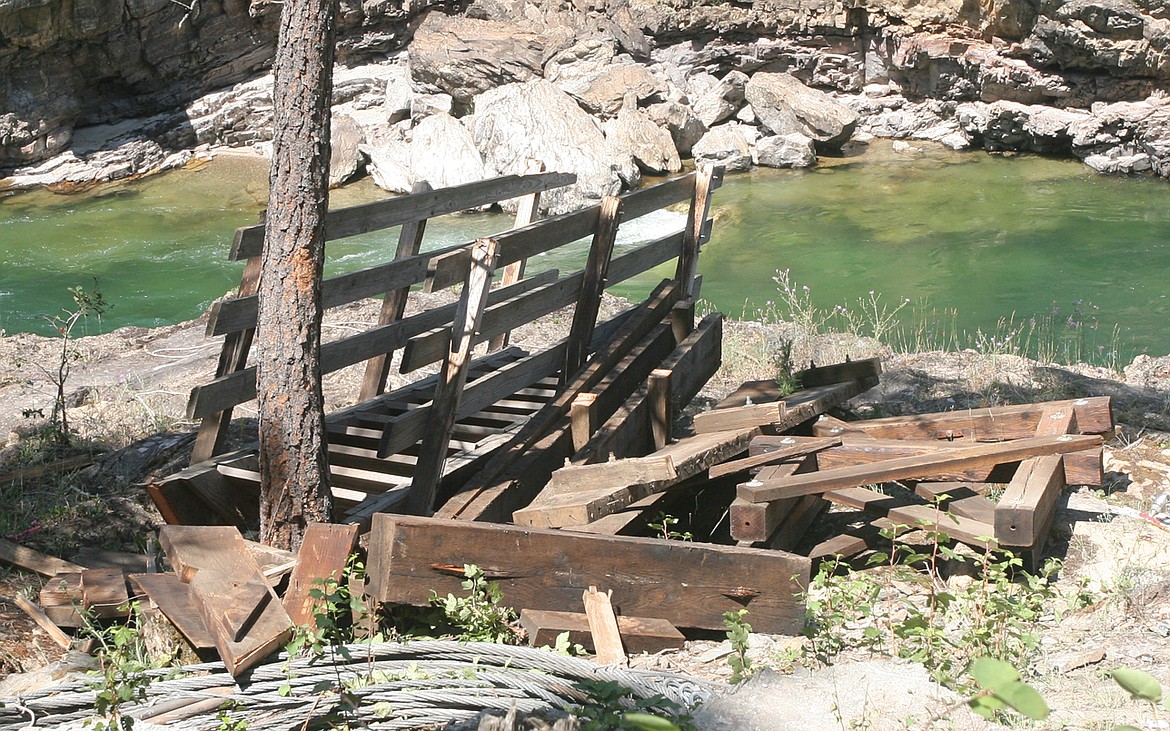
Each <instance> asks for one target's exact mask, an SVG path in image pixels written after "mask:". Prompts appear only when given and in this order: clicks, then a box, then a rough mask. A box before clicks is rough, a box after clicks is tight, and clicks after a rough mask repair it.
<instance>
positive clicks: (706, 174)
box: [674, 167, 723, 299]
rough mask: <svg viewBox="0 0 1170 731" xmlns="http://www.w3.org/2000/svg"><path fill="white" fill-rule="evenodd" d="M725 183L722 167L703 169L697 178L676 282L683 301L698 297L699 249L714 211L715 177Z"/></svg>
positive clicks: (676, 273)
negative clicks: (709, 217)
mask: <svg viewBox="0 0 1170 731" xmlns="http://www.w3.org/2000/svg"><path fill="white" fill-rule="evenodd" d="M717 174H718V177H719V178H720V179H722V177H723V168H722V167H704V168H700V169H699V170H698V172H697V173H696V174H695V192H694V195H692V196H691V209H690V212H689V213H688V214H687V227H686V230H685V231H683V244H682V251H680V252H679V256H678V268H677V269H676V270H675V274H674V280H675V281H676V282H678V286H679V288H680V289H681V290H682V298H683V299H693V298H694V296H695V292H694V286H695V284H694V283H695V275H696V274H698V273H699V247H700V246H701V245H702V243H703V229H704V228H705V227H706V225H707V215H708V214H709V213H710V211H711V192H712V190H713V189H714V188H715V187H717V185H718V184H717V183H714V180H715V177H716V175H717Z"/></svg>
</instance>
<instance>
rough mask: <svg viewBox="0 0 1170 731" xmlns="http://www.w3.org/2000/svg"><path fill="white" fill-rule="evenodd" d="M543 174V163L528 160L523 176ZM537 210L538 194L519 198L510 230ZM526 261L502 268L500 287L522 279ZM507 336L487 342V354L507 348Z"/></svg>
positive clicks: (521, 223)
mask: <svg viewBox="0 0 1170 731" xmlns="http://www.w3.org/2000/svg"><path fill="white" fill-rule="evenodd" d="M543 172H544V163H542V162H541V161H540V160H529V161H528V163H527V165H526V166H525V168H524V174H525V175H538V174H540V173H543ZM538 208H540V193H539V192H536V193H532V194H531V195H526V196H524V197H523V198H521V199H520V207H519V208H517V209H516V222H515V223H514V224H513V225H512V228H521V227H524V226H527V225H528V224H530V223H532V222H533V221H535V220H536V211H537V209H538ZM527 261H528V260H527V259H520V260H519V261H514V262H512V263H511V264H509V265H508V266H506V267H504V274H503V276H502V278H501V280H500V286H501V287H507V286H508V285H509V284H515V283H516V282H519V281H520V280H521V279H522V278H523V277H524V265H525V263H526V262H527ZM509 335H510V333H506V332H505V333H500V334H499V335H497V336H495V337H494V338H492V339H491V340H490V341H488V352H489V353H494V352H495V351H497V350H502V349H504V348H506V347H508V336H509Z"/></svg>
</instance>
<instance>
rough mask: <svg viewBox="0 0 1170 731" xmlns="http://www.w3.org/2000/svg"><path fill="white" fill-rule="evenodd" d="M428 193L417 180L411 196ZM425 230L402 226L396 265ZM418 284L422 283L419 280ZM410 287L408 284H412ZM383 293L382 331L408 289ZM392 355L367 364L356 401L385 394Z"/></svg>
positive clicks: (400, 312)
mask: <svg viewBox="0 0 1170 731" xmlns="http://www.w3.org/2000/svg"><path fill="white" fill-rule="evenodd" d="M430 189H431V184H430V183H428V182H427V181H425V180H419V181H416V182H415V184H414V187H413V188H412V189H411V193H426V192H427V191H429V190H430ZM426 230H427V219H425V218H423V219H419V220H417V221H411V222H408V223H405V224H403V225H402V229H401V230H400V231H399V232H398V248H397V249H396V250H395V252H394V259H395V261H399V260H402V259H408V258H411V257H417V256H418V252H419V251H420V250H421V249H422V242H423V237H424V236H425V235H426ZM428 261H429V258H428ZM422 269H423V274H422V276H423V277H424V278H425V276H426V264H425V263H424V264H423V265H422ZM418 281H422V279H419V280H418ZM413 283H414V282H411V284H413ZM508 284H512V282H508ZM322 288H324V283H322ZM382 290H383V291H384V292H385V294H384V295H383V297H382V308H381V309H380V310H379V312H378V324H377V327H385V326H386V325H389V324H390V323H392V322H397V321H399V320H401V319H402V318H403V317H404V316H405V315H406V301H407V299H408V298H409V297H410V287H409V286H400V287H398V288H391V287H383V288H382ZM392 355H393V354H392V353H389V352H387V353H382V354H380V355H375V356H373V357H372V358H370V359H369V360H368V361H366V371H365V373H364V374H363V375H362V386H361V389H360V390H359V391H358V401H369V400H371V399H373V398H374V397H376V396H380V395H381V394H383V393H384V392H385V391H386V378H387V376H389V374H390V361H391V359H392Z"/></svg>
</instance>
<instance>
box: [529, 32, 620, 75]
mask: <svg viewBox="0 0 1170 731" xmlns="http://www.w3.org/2000/svg"><path fill="white" fill-rule="evenodd" d="M616 55H617V42H616V41H614V40H613V39H612V38H597V37H594V38H586V39H584V40H581V41H578V42H576V43H574V44H573V45H571V46H569V47H568V48H566V49H564V50H563V51H560V52H558V53H555V54H553V57H552V58H550V59H549V60H548V61H547V62H546V63H545V64H544V78H546V79H548V80H549V81H552V82H554V83H556V82H558V81H561V80H562V79H566V80H567V79H579V78H581V77H583V76H589V75H591V74H596V73H598V72H601V71H605V70H606V69H607V68H609V66H610V64H612V63H613V58H614V56H616Z"/></svg>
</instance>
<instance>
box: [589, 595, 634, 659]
mask: <svg viewBox="0 0 1170 731" xmlns="http://www.w3.org/2000/svg"><path fill="white" fill-rule="evenodd" d="M612 595H613V590H612V589H611V590H610V591H608V592H604V593H603V592H600V591H598V590H597V587H596V586H590V587H589V588H588V589H586V590H585V591H584V593H583V594H582V595H581V600H582V601H583V602H584V603H585V621H586V622H588V624H589V634H590V636H591V637H593V647H594V648H595V654H596V655H597V662H598V663H600V664H602V665H625V664H626V650H625V647H623V646H622V635H621V631H620V630H619V629H618V623H617V616H616V615H614V613H613V604H612V603H611V602H610V598H611V597H612Z"/></svg>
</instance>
